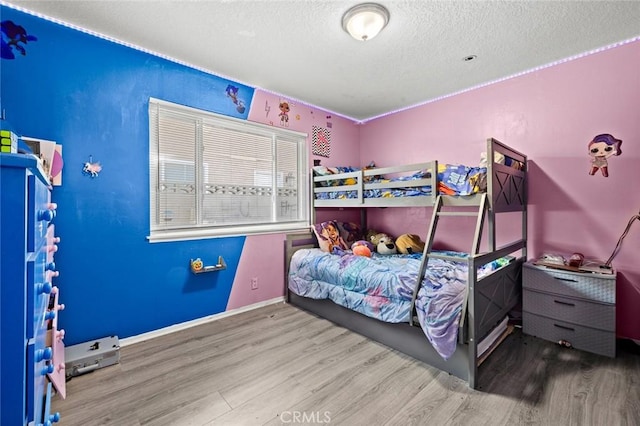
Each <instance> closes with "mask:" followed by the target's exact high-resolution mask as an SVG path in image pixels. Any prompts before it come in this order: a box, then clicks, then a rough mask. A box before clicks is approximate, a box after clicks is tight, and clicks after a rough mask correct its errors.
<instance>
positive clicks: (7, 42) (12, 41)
mask: <svg viewBox="0 0 640 426" xmlns="http://www.w3.org/2000/svg"><path fill="white" fill-rule="evenodd" d="M0 31H1V32H2V36H1V37H0V57H1V58H2V59H15V58H16V55H15V54H14V53H13V50H14V49H15V50H16V51H17V52H18V53H20V54H21V55H22V56H25V55H26V54H27V51H26V49H25V48H24V46H22V44H27V42H29V41H37V40H38V38H37V37H36V36H32V35H29V34H27V30H25V29H24V27H22V26H20V25H16V24H14V23H13V21H2V22H0ZM21 43H22V44H21Z"/></svg>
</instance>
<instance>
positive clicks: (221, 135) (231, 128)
mask: <svg viewBox="0 0 640 426" xmlns="http://www.w3.org/2000/svg"><path fill="white" fill-rule="evenodd" d="M306 137H307V135H306V134H303V133H298V132H293V131H290V130H285V129H280V128H277V127H272V126H266V125H262V124H257V123H252V122H248V121H244V120H238V119H235V118H231V117H226V116H222V115H218V114H214V113H210V112H206V111H201V110H197V109H194V108H189V107H185V106H182V105H176V104H171V103H169V102H165V101H160V100H157V99H153V98H151V99H150V100H149V138H150V141H149V142H150V143H149V147H150V148H149V173H150V219H151V230H150V237H149V239H150V240H151V241H163V240H176V239H192V238H207V237H212V236H228V235H247V234H253V233H267V232H282V231H288V230H295V229H302V228H308V226H309V223H310V218H309V211H310V210H309V205H308V203H309V201H308V200H309V192H308V187H309V184H308V175H309V174H308V159H307V150H306Z"/></svg>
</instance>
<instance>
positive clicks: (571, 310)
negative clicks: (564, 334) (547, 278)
mask: <svg viewBox="0 0 640 426" xmlns="http://www.w3.org/2000/svg"><path fill="white" fill-rule="evenodd" d="M522 309H523V310H524V311H526V312H530V313H535V314H538V315H542V316H545V317H549V318H557V319H559V320H562V321H568V322H570V323H573V324H579V325H584V326H586V327H592V328H597V329H599V330H604V331H612V332H614V331H615V330H616V307H615V306H614V305H607V304H602V303H594V302H587V301H585V300H582V299H571V298H568V297H565V296H558V295H553V294H546V293H538V292H537V291H531V290H526V289H525V290H524V293H523V297H522Z"/></svg>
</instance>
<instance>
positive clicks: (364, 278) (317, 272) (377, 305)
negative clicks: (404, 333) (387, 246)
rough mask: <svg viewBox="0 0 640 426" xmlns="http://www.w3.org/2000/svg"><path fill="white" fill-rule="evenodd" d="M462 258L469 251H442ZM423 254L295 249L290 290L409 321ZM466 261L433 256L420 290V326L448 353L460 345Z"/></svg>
mask: <svg viewBox="0 0 640 426" xmlns="http://www.w3.org/2000/svg"><path fill="white" fill-rule="evenodd" d="M441 253H444V254H448V255H451V256H459V257H461V259H462V258H464V257H465V256H466V254H464V253H456V252H441ZM421 257H422V254H412V255H379V254H377V253H374V254H373V255H372V257H371V258H368V257H363V256H355V255H353V254H351V253H349V252H346V253H345V254H343V255H342V256H339V255H335V254H330V253H326V252H323V251H321V250H320V249H303V250H298V251H296V252H295V253H294V255H293V257H292V259H291V265H290V272H289V276H288V286H289V290H290V291H292V292H294V293H295V294H297V295H299V296H304V297H309V298H312V299H330V300H332V301H333V302H335V303H337V304H339V305H342V306H344V307H346V308H349V309H352V310H354V311H357V312H360V313H361V314H364V315H367V316H369V317H372V318H376V319H379V320H381V321H385V322H394V323H397V322H409V317H410V311H411V297H412V294H413V288H414V284H415V281H416V278H417V276H418V271H419V268H420V259H421ZM508 262H509V259H508V258H505V259H499V260H498V261H494V262H492V263H490V264H487V265H485V266H483V267H482V268H480V269H479V271H478V276H479V277H481V276H484V275H486V274H487V273H489V272H491V271H493V270H495V269H497V268H499V267H501V266H503V265H505V264H506V263H508ZM467 269H468V266H467V263H466V262H451V261H446V260H442V259H433V258H432V259H430V260H429V265H428V268H427V272H426V274H425V279H424V280H423V282H422V285H421V287H420V289H419V291H418V297H417V300H416V309H417V313H418V320H419V322H420V326H421V328H422V330H423V331H424V333H425V335H426V337H427V339H428V340H429V341H430V342H431V344H432V345H433V346H434V348H435V349H436V350H437V351H438V353H439V354H440V355H441V356H442V357H443V358H444V359H448V358H449V357H450V356H451V355H452V354H453V352H454V351H455V349H456V341H457V333H458V324H459V322H460V316H461V312H462V304H463V302H464V295H465V289H466V285H467V276H468V271H467Z"/></svg>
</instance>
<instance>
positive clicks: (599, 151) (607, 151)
mask: <svg viewBox="0 0 640 426" xmlns="http://www.w3.org/2000/svg"><path fill="white" fill-rule="evenodd" d="M620 145H622V141H621V140H620V139H616V138H614V137H613V136H612V135H610V134H608V133H604V134H602V135H598V136H596V137H594V138H593V140H592V141H591V142H589V146H588V148H589V155H590V156H591V170H589V174H590V175H591V176H593V175H594V174H595V173H596V172H597V171H598V169H600V171H601V172H602V176H604V177H609V164H608V163H607V158H609V157H611V156H612V155H620V154H622V149H621V148H620Z"/></svg>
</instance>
